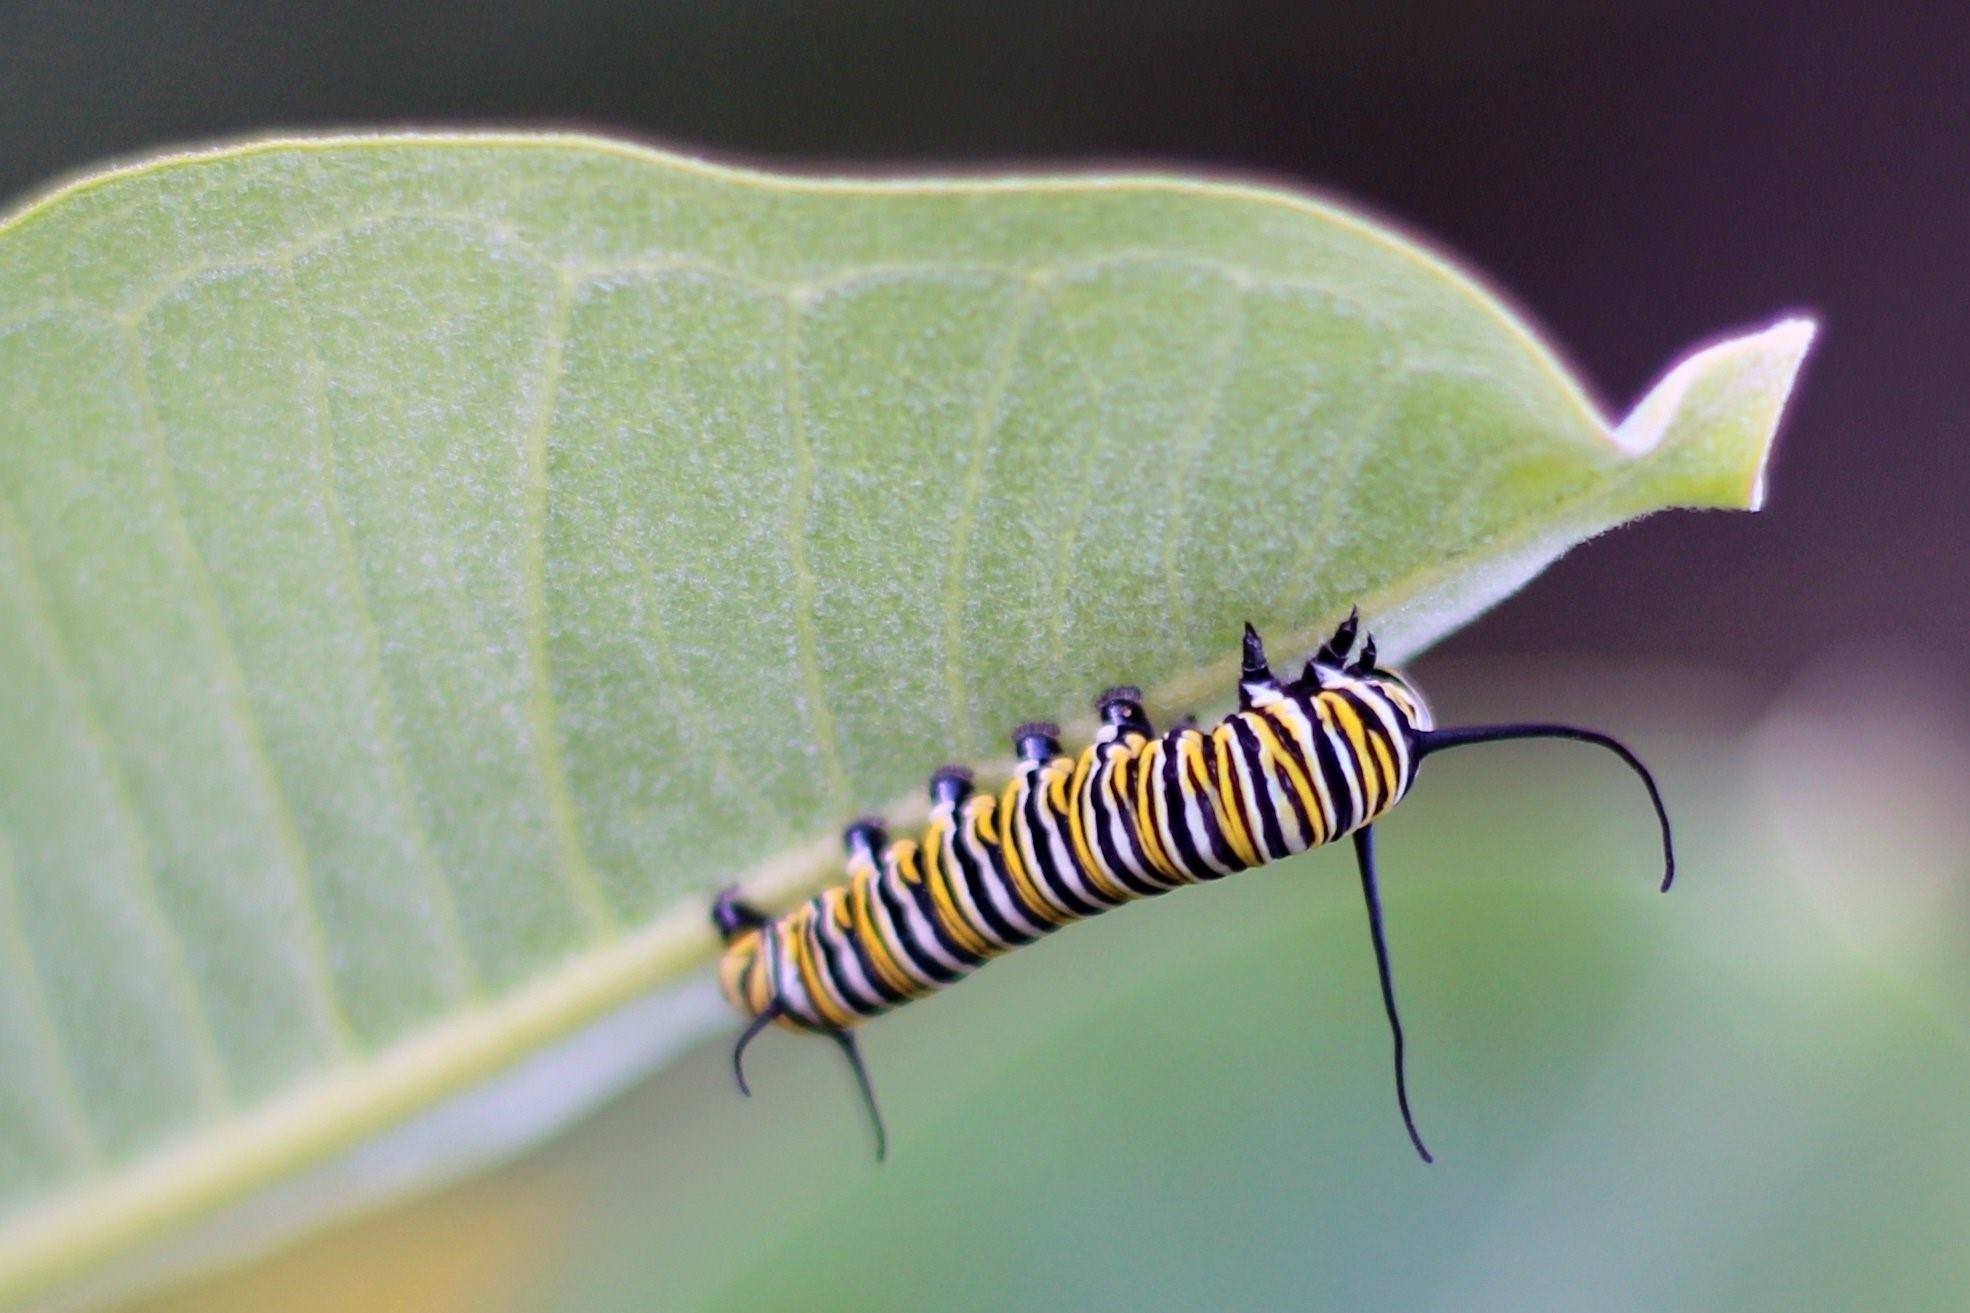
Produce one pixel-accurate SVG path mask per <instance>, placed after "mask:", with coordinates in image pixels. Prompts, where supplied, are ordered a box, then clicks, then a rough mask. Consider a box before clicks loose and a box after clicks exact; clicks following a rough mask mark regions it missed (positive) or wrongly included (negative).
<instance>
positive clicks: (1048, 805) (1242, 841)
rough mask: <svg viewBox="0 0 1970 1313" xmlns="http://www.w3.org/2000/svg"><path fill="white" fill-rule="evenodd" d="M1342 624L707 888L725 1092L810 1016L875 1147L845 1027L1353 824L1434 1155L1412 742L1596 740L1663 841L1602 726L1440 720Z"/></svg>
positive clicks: (1043, 740)
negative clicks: (1285, 662) (1212, 691)
mask: <svg viewBox="0 0 1970 1313" xmlns="http://www.w3.org/2000/svg"><path fill="white" fill-rule="evenodd" d="M1359 623H1360V620H1359V615H1358V613H1350V614H1349V616H1348V618H1347V619H1346V620H1344V621H1342V622H1341V624H1340V626H1339V627H1338V628H1337V629H1336V630H1335V631H1334V634H1333V636H1332V637H1331V638H1329V639H1328V640H1327V642H1325V643H1324V644H1322V645H1321V646H1320V648H1319V649H1318V650H1317V651H1316V652H1315V653H1314V654H1313V656H1312V657H1311V658H1309V659H1308V661H1307V662H1306V665H1305V666H1304V667H1303V668H1302V670H1301V672H1300V674H1299V675H1298V677H1296V678H1294V679H1292V680H1290V681H1282V680H1281V679H1280V678H1279V677H1278V676H1276V675H1275V674H1274V673H1273V672H1272V668H1271V666H1270V665H1269V664H1268V662H1267V660H1266V655H1265V644H1264V642H1263V641H1262V640H1261V639H1260V637H1259V635H1258V632H1257V631H1256V630H1254V629H1253V628H1252V626H1251V625H1249V624H1248V625H1246V626H1245V634H1244V647H1243V654H1242V658H1243V659H1242V661H1241V663H1240V667H1239V678H1238V709H1237V710H1236V711H1234V712H1233V713H1232V714H1230V715H1229V716H1226V717H1225V718H1224V719H1223V720H1222V721H1220V722H1219V723H1218V724H1216V725H1215V726H1212V727H1211V728H1209V729H1203V728H1200V727H1198V726H1197V725H1196V724H1195V722H1194V721H1190V722H1185V723H1180V724H1178V725H1176V726H1174V727H1173V728H1171V729H1169V730H1167V731H1166V732H1164V733H1163V734H1161V735H1158V734H1157V733H1156V732H1155V730H1154V729H1153V728H1152V727H1151V725H1150V723H1149V718H1148V715H1147V714H1146V712H1145V711H1144V709H1143V705H1142V695H1141V693H1140V692H1138V691H1137V690H1136V689H1133V688H1126V687H1121V688H1111V689H1108V690H1106V691H1105V692H1103V693H1102V694H1101V695H1100V697H1098V698H1097V699H1096V701H1095V710H1096V714H1097V719H1098V721H1099V725H1100V728H1099V729H1098V730H1097V732H1096V734H1095V738H1094V742H1093V743H1091V744H1089V745H1088V746H1087V747H1086V748H1084V749H1083V750H1082V751H1081V752H1080V754H1079V755H1078V756H1068V755H1066V754H1065V753H1063V752H1062V750H1061V745H1060V731H1059V729H1058V728H1057V727H1055V726H1053V725H1050V724H1045V723H1040V722H1035V723H1031V724H1026V725H1021V726H1019V727H1018V728H1017V729H1016V730H1014V731H1013V734H1012V745H1013V751H1014V753H1015V755H1016V757H1017V765H1016V766H1015V767H1014V770H1013V774H1012V778H1011V780H1010V781H1008V782H1007V784H1006V786H1005V788H1004V790H1003V791H1002V792H1001V793H999V794H997V795H993V794H990V793H984V792H980V791H979V790H978V789H977V788H976V787H975V785H974V783H973V781H972V777H971V774H970V772H969V771H966V770H964V769H963V768H961V767H956V766H947V767H945V768H943V769H941V770H939V771H937V772H936V773H935V774H933V775H932V776H931V778H930V802H931V809H930V819H929V821H928V823H927V824H926V826H925V828H924V830H923V833H922V834H921V836H920V837H918V838H914V839H911V838H903V839H897V840H894V841H892V840H891V839H890V838H889V836H888V835H887V834H886V833H885V832H884V830H883V828H882V825H881V823H880V822H879V821H876V820H872V819H864V820H859V821H856V822H855V823H854V824H852V825H850V826H849V827H848V829H847V830H846V831H845V832H844V834H843V836H842V840H843V846H844V848H845V849H846V851H847V856H848V861H847V868H848V878H847V880H846V881H845V882H844V883H841V884H838V885H835V886H833V887H832V888H829V889H826V890H824V891H822V892H821V893H820V894H818V895H816V896H815V897H813V898H811V899H809V900H808V901H806V902H804V903H802V904H800V905H799V906H798V907H795V908H794V909H793V910H792V911H790V912H787V913H786V914H785V915H783V916H779V917H769V916H767V915H766V914H764V913H762V912H760V911H759V910H758V909H756V908H753V907H751V906H749V905H747V904H746V903H744V902H741V901H740V900H739V899H738V897H737V896H736V894H735V893H734V892H733V891H729V890H728V891H727V892H725V893H723V894H721V895H720V896H719V897H718V899H717V901H716V902H715V903H714V904H713V907H712V921H713V924H714V925H716V927H717V928H718V931H719V933H720V935H722V936H723V937H724V940H725V944H726V948H725V954H724V957H723V958H722V959H721V961H720V963H719V982H720V985H721V987H722V988H723V989H724V992H725V995H726V997H727V998H729V999H730V1000H731V1001H732V1003H733V1004H734V1005H735V1006H737V1007H738V1008H739V1009H740V1011H742V1012H743V1013H745V1014H746V1016H747V1017H748V1018H749V1021H748V1024H747V1025H746V1028H745V1031H744V1033H743V1034H741V1036H740V1037H739V1040H738V1043H737V1045H736V1046H735V1047H734V1049H733V1051H732V1066H733V1073H734V1075H735V1077H736V1078H737V1080H738V1083H739V1088H740V1089H741V1091H743V1092H747V1093H750V1089H749V1087H748V1085H747V1082H746V1077H745V1068H744V1065H743V1059H744V1053H745V1049H746V1046H747V1045H748V1044H750V1043H751V1042H752V1040H753V1039H754V1038H756V1037H757V1036H758V1035H759V1034H760V1033H761V1032H762V1031H763V1030H765V1029H766V1028H767V1027H769V1026H772V1025H774V1024H779V1025H781V1026H784V1027H787V1028H790V1029H794V1030H804V1031H809V1032H815V1033H819V1034H823V1035H827V1036H829V1037H831V1038H832V1039H834V1041H835V1042H836V1044H837V1045H839V1046H840V1048H841V1050H842V1053H843V1054H844V1056H845V1057H846V1058H847V1060H848V1062H849V1064H850V1066H851V1068H852V1069H853V1071H854V1075H855V1078H856V1082H857V1085H858V1087H859V1089H860V1091H861V1093H862V1097H863V1101H864V1102H865V1103H866V1105H867V1107H868V1111H869V1116H870V1119H871V1121H872V1122H873V1123H874V1127H875V1136H876V1157H877V1159H878V1160H880V1159H881V1158H882V1157H883V1156H884V1154H885V1152H886V1149H887V1136H886V1134H885V1131H884V1128H883V1122H882V1116H881V1113H880V1111H879V1110H878V1108H877V1105H876V1097H875V1091H874V1089H873V1087H872V1086H871V1084H870V1082H869V1078H868V1072H867V1070H866V1068H865V1067H864V1065H863V1063H862V1057H861V1053H860V1051H859V1049H858V1048H857V1047H856V1044H855V1041H854V1036H853V1035H852V1034H851V1031H852V1030H853V1028H854V1027H855V1026H857V1025H859V1024H860V1023H861V1022H863V1021H866V1020H868V1019H869V1018H871V1017H874V1016H878V1015H880V1014H882V1013H884V1012H887V1011H889V1010H890V1009H891V1008H895V1007H899V1006H901V1005H902V1004H904V1003H907V1002H910V1001H911V1000H912V999H916V998H920V997H922V996H923V995H925V994H929V993H932V992H934V991H936V990H939V989H942V988H944V987H945V986H946V985H950V984H953V983H955V982H956V981H958V980H961V979H963V978H964V977H965V976H967V975H969V974H970V973H971V972H973V971H975V970H977V969H978V968H979V967H980V966H982V965H984V964H985V963H986V962H988V961H990V960H992V959H993V958H995V957H997V956H999V955H1000V954H1003V953H1006V952H1009V951H1010V950H1012V949H1014V948H1017V947H1019V946H1020V945H1022V944H1027V943H1031V942H1032V941H1033V940H1035V939H1037V938H1039V937H1040V936H1041V935H1044V934H1048V933H1050V932H1052V931H1054V930H1057V929H1059V928H1060V927H1061V926H1064V925H1068V924H1071V923H1072V922H1075V921H1078V920H1081V919H1083V918H1085V917H1089V916H1093V915H1095V914H1097V913H1099V912H1103V911H1106V910H1107V909H1109V908H1111V907H1118V906H1120V905H1121V904H1123V903H1126V902H1131V901H1133V900H1135V899H1137V898H1144V897H1148V896H1151V895H1154V894H1159V893H1165V892H1168V891H1169V890H1172V889H1178V888H1181V887H1183V886H1185V885H1189V884H1197V883H1202V882H1205V881H1210V880H1217V879H1221V878H1222V877H1224V876H1227V875H1232V874H1235V873H1236V872H1238V871H1242V870H1245V869H1247V868H1250V867H1254V866H1262V865H1264V864H1265V863H1267V862H1273V861H1278V860H1279V859H1281V858H1283V857H1289V856H1292V855H1293V854H1295V853H1299V852H1303V851H1305V850H1306V849H1308V848H1314V847H1318V846H1320V845H1322V844H1327V843H1332V842H1334V841H1335V840H1337V839H1339V838H1342V837H1343V836H1350V835H1351V836H1353V841H1354V849H1355V858H1356V863H1357V866H1358V867H1359V870H1360V876H1361V888H1362V895H1363V898H1364V901H1365V902H1366V904H1367V910H1368V924H1369V933H1370V938H1371V942H1372V945H1373V948H1374V953H1375V966H1376V973H1377V976H1378V979H1379V981H1380V984H1381V991H1382V1003H1383V1007H1384V1009H1385V1011H1386V1012H1387V1014H1388V1022H1389V1029H1390V1034H1391V1037H1392V1039H1393V1041H1394V1050H1395V1080H1396V1099H1397V1105H1398V1107H1399V1108H1400V1110H1401V1113H1402V1121H1403V1126H1404V1128H1405V1129H1406V1130H1407V1131H1408V1134H1409V1138H1410V1141H1411V1143H1412V1144H1413V1145H1414V1146H1415V1149H1416V1152H1417V1154H1419V1155H1420V1156H1421V1157H1422V1159H1423V1161H1424V1162H1430V1161H1433V1160H1432V1158H1431V1156H1430V1152H1429V1149H1428V1148H1427V1147H1426V1146H1425V1145H1424V1143H1423V1137H1422V1135H1421V1134H1420V1133H1419V1132H1418V1131H1417V1129H1416V1122H1415V1118H1414V1117H1413V1116H1412V1114H1411V1112H1410V1106H1409V1084H1408V1075H1407V1071H1406V1068H1405V1062H1404V1047H1403V1032H1402V1019H1401V1016H1400V1014H1399V1012H1398V1010H1397V1008H1396V996H1395V981H1394V973H1393V971H1392V969H1391V967H1390V960H1389V950H1388V943H1387V935H1386V930H1385V927H1384V924H1383V918H1382V904H1381V893H1380V889H1379V886H1378V882H1377V872H1376V864H1375V843H1374V830H1373V828H1372V827H1373V825H1374V824H1375V822H1376V821H1378V820H1379V819H1381V817H1383V816H1384V815H1386V814H1387V813H1388V811H1389V810H1390V809H1391V808H1393V807H1394V806H1395V805H1396V804H1397V803H1398V802H1400V801H1401V800H1402V798H1403V796H1404V795H1405V794H1406V793H1407V792H1408V790H1409V787H1410V785H1411V784H1412V783H1414V781H1415V777H1416V770H1417V767H1418V766H1419V765H1420V764H1421V762H1422V760H1423V759H1424V758H1425V757H1427V756H1429V755H1430V754H1431V753H1434V752H1441V751H1444V750H1446V749H1448V748H1454V747H1462V746H1465V745H1469V744H1477V743H1491V742H1499V741H1502V740H1507V739H1522V738H1570V739H1576V740H1579V741H1582V742H1586V743H1592V744H1596V745H1598V746H1601V747H1604V748H1607V749H1608V750H1609V751H1611V752H1613V753H1615V754H1616V755H1617V756H1619V757H1620V758H1621V759H1622V760H1623V761H1624V762H1625V763H1627V765H1628V766H1629V767H1631V768H1632V769H1633V770H1634V771H1635V772H1636V773H1637V774H1638V775H1639V776H1640V777H1641V779H1642V782H1643V783H1644V784H1645V785H1646V786H1647V788H1648V793H1649V800H1650V802H1651V803H1652V804H1653V806H1654V808H1655V812H1656V817H1657V819H1658V821H1659V822H1660V825H1661V830H1662V850H1663V862H1664V875H1663V879H1662V886H1661V887H1662V888H1663V889H1665V890H1666V889H1668V888H1669V885H1670V883H1671V881H1672V880H1673V879H1674V878H1675V869H1676V866H1675V853H1674V848H1673V842H1672V838H1671V834H1670V826H1669V814H1668V811H1667V809H1666V808H1665V807H1664V805H1663V802H1662V795H1661V792H1660V791H1659V790H1658V789H1657V787H1656V783H1655V778H1654V776H1652V775H1651V774H1650V773H1649V770H1648V768H1647V767H1646V766H1644V765H1643V764H1642V762H1641V760H1640V758H1638V757H1636V756H1635V754H1634V753H1633V752H1631V751H1629V749H1628V748H1627V747H1626V746H1624V745H1623V744H1621V743H1620V742H1619V741H1618V740H1616V739H1614V738H1612V737H1610V736H1608V735H1606V734H1603V733H1601V732H1599V731H1598V730H1590V729H1581V728H1578V727H1575V726H1571V725H1558V724H1547V723H1526V724H1507V725H1479V726H1470V727H1466V728H1456V729H1441V730H1440V729H1437V728H1435V726H1434V724H1433V723H1432V721H1431V717H1430V712H1429V708H1428V706H1427V704H1425V703H1424V701H1423V699H1422V696H1421V695H1420V694H1419V693H1417V692H1416V691H1415V690H1414V689H1413V688H1412V687H1411V686H1410V685H1409V683H1408V682H1407V681H1406V680H1405V679H1404V678H1403V677H1402V676H1401V675H1399V674H1397V673H1395V672H1394V671H1392V670H1386V669H1383V668H1382V667H1381V666H1379V665H1377V664H1376V657H1375V643H1374V640H1373V639H1372V638H1364V640H1363V642H1362V647H1361V651H1360V652H1359V654H1358V655H1355V654H1354V646H1355V638H1356V634H1357V630H1358V628H1359Z"/></svg>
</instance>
